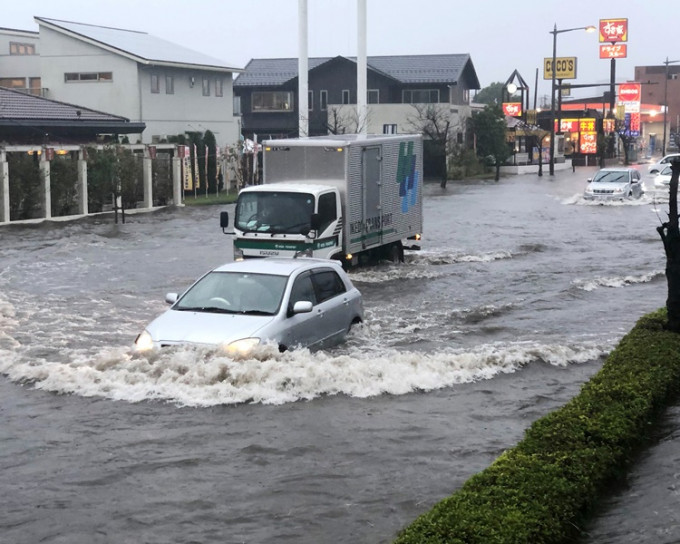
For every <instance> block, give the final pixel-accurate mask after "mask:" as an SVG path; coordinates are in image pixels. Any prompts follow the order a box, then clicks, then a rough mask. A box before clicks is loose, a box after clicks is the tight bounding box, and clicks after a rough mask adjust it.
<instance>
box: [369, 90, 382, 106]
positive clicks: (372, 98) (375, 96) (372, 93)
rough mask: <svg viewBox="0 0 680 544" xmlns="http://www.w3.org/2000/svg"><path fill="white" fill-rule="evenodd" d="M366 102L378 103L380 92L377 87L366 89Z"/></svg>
mask: <svg viewBox="0 0 680 544" xmlns="http://www.w3.org/2000/svg"><path fill="white" fill-rule="evenodd" d="M366 103H367V104H378V103H380V92H379V91H378V89H368V94H367V95H366Z"/></svg>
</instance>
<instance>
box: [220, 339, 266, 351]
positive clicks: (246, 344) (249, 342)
mask: <svg viewBox="0 0 680 544" xmlns="http://www.w3.org/2000/svg"><path fill="white" fill-rule="evenodd" d="M259 343H260V339H259V338H241V339H240V340H236V341H235V342H232V343H231V344H227V345H226V346H225V347H224V349H225V350H226V352H227V353H228V354H229V355H248V353H250V352H251V351H252V350H253V348H254V347H255V346H257V345H258V344H259Z"/></svg>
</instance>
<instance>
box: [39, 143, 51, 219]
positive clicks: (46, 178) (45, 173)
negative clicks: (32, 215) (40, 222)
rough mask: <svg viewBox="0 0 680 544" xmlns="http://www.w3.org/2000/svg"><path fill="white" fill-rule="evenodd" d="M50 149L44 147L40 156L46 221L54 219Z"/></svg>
mask: <svg viewBox="0 0 680 544" xmlns="http://www.w3.org/2000/svg"><path fill="white" fill-rule="evenodd" d="M47 150H48V148H47V147H43V149H42V154H41V155H40V176H41V177H42V182H43V184H42V186H43V194H42V205H43V210H44V212H45V219H51V218H52V190H51V185H52V180H51V179H50V161H49V160H47V153H48V151H47Z"/></svg>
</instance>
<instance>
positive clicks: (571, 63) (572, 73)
mask: <svg viewBox="0 0 680 544" xmlns="http://www.w3.org/2000/svg"><path fill="white" fill-rule="evenodd" d="M552 72H553V71H552V57H548V58H544V59H543V79H552ZM555 79H576V57H557V58H555Z"/></svg>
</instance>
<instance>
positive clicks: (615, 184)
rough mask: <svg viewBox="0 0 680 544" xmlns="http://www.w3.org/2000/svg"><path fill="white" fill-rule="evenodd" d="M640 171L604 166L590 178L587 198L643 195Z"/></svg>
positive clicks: (619, 198)
mask: <svg viewBox="0 0 680 544" xmlns="http://www.w3.org/2000/svg"><path fill="white" fill-rule="evenodd" d="M642 193H643V190H642V183H641V181H640V172H638V171H637V170H636V169H635V168H602V169H601V170H599V171H598V172H597V173H596V174H595V176H593V177H592V178H589V179H588V186H587V187H586V190H585V192H584V193H583V197H584V198H585V199H586V200H623V199H625V198H640V197H641V196H642Z"/></svg>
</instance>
